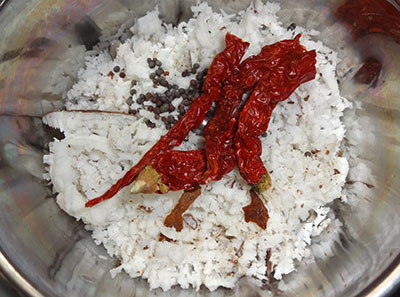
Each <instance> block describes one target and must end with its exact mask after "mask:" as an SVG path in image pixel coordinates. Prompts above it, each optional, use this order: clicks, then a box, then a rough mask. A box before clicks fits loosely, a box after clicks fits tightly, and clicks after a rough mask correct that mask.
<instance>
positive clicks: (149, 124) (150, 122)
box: [146, 120, 155, 128]
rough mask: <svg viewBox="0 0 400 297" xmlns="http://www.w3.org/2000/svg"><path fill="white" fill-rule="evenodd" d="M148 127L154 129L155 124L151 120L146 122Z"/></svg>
mask: <svg viewBox="0 0 400 297" xmlns="http://www.w3.org/2000/svg"><path fill="white" fill-rule="evenodd" d="M146 125H147V127H149V128H154V127H155V124H154V123H153V122H152V121H150V120H146Z"/></svg>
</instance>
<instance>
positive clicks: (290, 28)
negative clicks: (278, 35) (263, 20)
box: [287, 23, 296, 31]
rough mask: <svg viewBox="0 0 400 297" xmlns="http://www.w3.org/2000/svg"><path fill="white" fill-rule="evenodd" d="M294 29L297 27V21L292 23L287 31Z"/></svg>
mask: <svg viewBox="0 0 400 297" xmlns="http://www.w3.org/2000/svg"><path fill="white" fill-rule="evenodd" d="M294 29H296V24H295V23H291V24H290V25H289V27H287V31H289V30H291V31H293V30H294Z"/></svg>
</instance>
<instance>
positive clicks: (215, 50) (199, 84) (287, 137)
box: [44, 1, 351, 290]
mask: <svg viewBox="0 0 400 297" xmlns="http://www.w3.org/2000/svg"><path fill="white" fill-rule="evenodd" d="M192 11H193V18H191V19H190V20H189V21H187V22H182V23H180V24H179V25H178V26H173V25H171V24H166V23H164V22H163V21H162V20H161V19H160V18H159V13H158V10H157V9H155V10H154V11H151V12H149V13H148V14H146V15H145V16H144V17H142V18H140V19H138V20H137V21H136V23H135V25H134V26H133V27H131V28H130V31H131V32H132V34H133V35H132V37H130V38H128V39H126V40H124V41H119V40H118V39H110V40H107V41H108V44H107V46H104V44H103V45H100V46H98V47H97V48H95V49H94V50H92V51H89V52H88V53H87V56H86V65H85V67H84V68H82V69H81V70H80V71H79V73H78V78H77V82H76V84H75V85H74V86H73V87H72V89H71V90H70V91H69V92H68V93H67V98H66V104H65V106H66V110H65V111H60V112H53V113H51V114H48V115H47V116H45V117H44V122H45V123H46V124H48V125H50V126H52V127H54V128H57V129H60V130H61V131H62V132H63V133H64V134H65V138H64V139H62V140H55V141H54V142H52V143H51V144H50V153H49V155H46V156H45V163H47V164H48V171H49V175H48V178H49V179H50V180H51V181H52V183H53V185H54V189H55V191H56V192H57V193H58V194H57V203H58V204H59V205H60V207H61V208H62V209H63V210H65V211H66V212H67V213H68V214H70V215H71V216H74V217H75V218H76V219H77V220H82V221H83V222H84V223H85V224H86V228H87V229H88V230H90V231H91V232H92V236H93V238H94V241H95V243H96V244H102V245H104V247H105V248H106V250H107V252H108V253H109V254H110V255H111V256H115V257H117V258H119V259H120V265H119V266H118V267H116V268H114V269H113V270H112V271H111V273H112V275H116V274H117V273H119V272H121V271H125V272H126V273H128V274H129V275H130V276H131V277H134V278H135V277H141V278H144V279H147V280H148V282H149V284H150V287H151V288H158V287H160V288H162V289H163V290H168V289H170V288H171V287H172V286H174V285H180V286H181V287H182V288H188V287H189V286H192V287H194V288H197V289H198V288H200V286H201V285H205V286H206V287H208V288H209V289H210V290H215V289H216V288H218V287H220V286H222V287H227V288H232V287H234V286H235V283H236V281H237V280H238V279H239V278H241V277H243V276H247V277H249V279H251V280H252V281H254V282H256V283H257V284H258V285H260V286H261V285H263V284H265V283H266V282H270V281H274V280H280V279H282V276H283V275H285V274H288V273H290V272H292V271H294V270H296V265H297V263H299V262H301V261H303V262H304V261H308V260H310V259H311V258H312V254H311V250H310V245H311V244H312V242H313V240H314V239H315V238H318V236H323V238H324V245H323V246H324V251H323V253H324V254H325V255H326V256H329V255H330V254H331V253H332V252H331V247H330V245H331V244H333V242H334V241H335V240H336V239H337V237H338V234H339V232H340V228H341V225H342V224H341V222H340V221H339V220H338V219H337V218H336V217H335V214H334V212H333V210H332V209H331V207H330V205H331V203H332V202H333V201H335V200H337V199H340V200H342V201H345V200H346V197H345V195H344V194H343V191H342V190H343V185H344V183H345V178H346V175H347V173H348V170H349V166H348V162H347V160H346V158H345V157H343V151H342V146H341V145H342V141H343V138H344V135H345V128H344V125H343V123H342V121H341V117H342V116H343V111H344V110H345V109H346V108H349V107H351V105H350V104H349V103H348V101H347V100H346V99H345V98H343V97H341V96H340V93H339V88H338V84H337V78H336V65H337V63H338V62H339V59H338V58H337V55H336V53H335V52H334V51H332V50H331V49H329V48H328V47H326V46H324V45H323V44H322V43H321V42H320V41H315V40H317V39H318V34H319V33H318V32H316V31H315V30H308V29H304V28H301V27H298V26H296V25H295V24H292V25H290V26H289V27H284V26H282V24H281V23H280V21H279V20H278V18H277V16H276V13H277V12H278V11H279V5H278V4H272V3H265V4H263V3H261V2H260V1H256V2H255V3H254V4H252V5H251V6H250V7H249V8H248V9H247V10H245V11H241V12H239V13H237V14H232V15H230V14H225V13H221V12H214V11H212V9H211V8H210V7H209V6H208V5H207V4H205V3H202V4H197V5H196V6H194V7H192Z"/></svg>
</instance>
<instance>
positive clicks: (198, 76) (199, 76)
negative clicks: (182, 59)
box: [196, 71, 203, 81]
mask: <svg viewBox="0 0 400 297" xmlns="http://www.w3.org/2000/svg"><path fill="white" fill-rule="evenodd" d="M196 79H197V80H198V81H201V80H202V79H203V72H202V71H200V72H199V73H197V74H196Z"/></svg>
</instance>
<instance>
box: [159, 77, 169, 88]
mask: <svg viewBox="0 0 400 297" xmlns="http://www.w3.org/2000/svg"><path fill="white" fill-rule="evenodd" d="M160 84H161V85H162V86H163V87H168V82H167V81H166V80H165V79H163V80H162V81H161V82H160Z"/></svg>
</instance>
